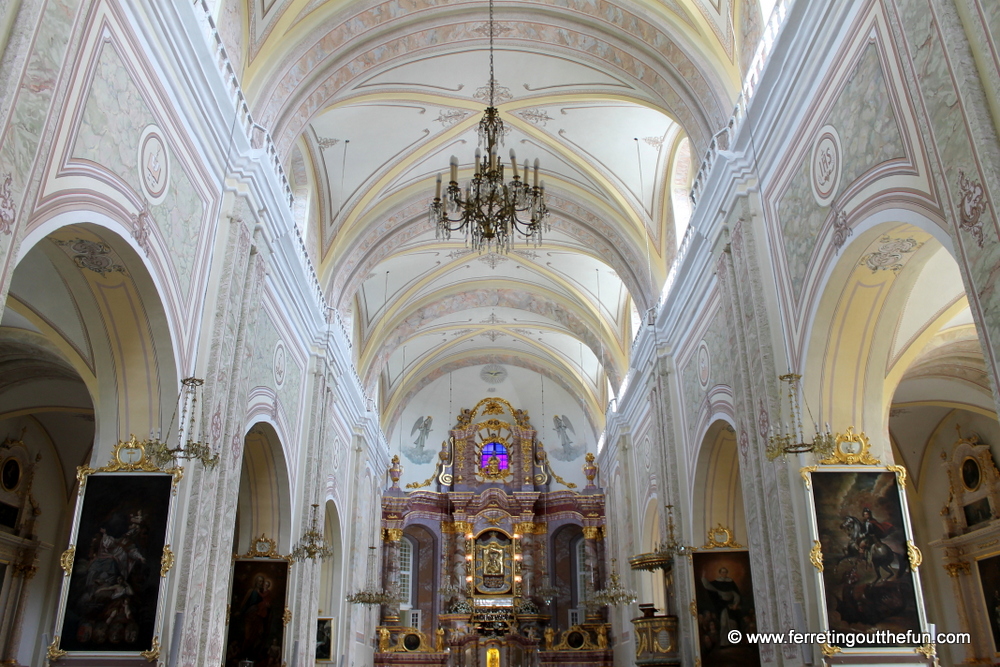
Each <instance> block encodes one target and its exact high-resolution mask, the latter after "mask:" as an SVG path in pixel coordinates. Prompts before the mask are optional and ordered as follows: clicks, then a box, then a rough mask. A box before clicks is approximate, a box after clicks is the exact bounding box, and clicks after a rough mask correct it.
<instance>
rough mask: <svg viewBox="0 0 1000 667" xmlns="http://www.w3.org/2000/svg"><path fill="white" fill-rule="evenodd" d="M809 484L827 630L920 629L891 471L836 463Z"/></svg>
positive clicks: (902, 516)
mask: <svg viewBox="0 0 1000 667" xmlns="http://www.w3.org/2000/svg"><path fill="white" fill-rule="evenodd" d="M808 481H809V483H810V484H811V488H812V499H813V510H814V513H815V521H816V530H817V537H818V540H817V542H816V543H814V544H816V546H815V547H814V550H813V556H812V559H813V563H814V565H817V563H819V565H821V568H820V567H819V565H817V569H818V570H819V571H821V573H822V574H821V575H820V576H821V578H822V582H823V592H824V595H825V602H826V619H827V628H826V629H828V630H832V631H835V632H844V633H848V632H864V633H874V632H878V631H890V632H893V633H905V632H906V631H908V630H909V631H912V632H913V633H914V635H915V634H916V633H918V632H920V630H921V627H922V625H921V618H920V611H919V609H920V604H919V602H918V598H917V595H918V585H919V584H917V583H915V582H914V579H915V576H914V572H913V571H912V569H911V566H910V555H909V548H908V547H909V545H910V544H911V542H910V540H911V536H910V529H909V525H908V519H907V515H906V511H905V506H904V502H903V498H902V490H901V488H900V484H899V481H898V479H897V472H896V471H895V470H887V469H885V468H875V467H873V466H864V467H861V468H854V469H850V468H847V467H846V466H838V467H837V469H836V470H815V471H813V472H812V474H811V476H810V477H809V479H808ZM817 547H818V552H819V553H817ZM820 557H821V560H819V558H820ZM831 643H833V642H831ZM913 645H914V644H870V645H867V647H868V648H874V647H882V648H893V647H896V646H913Z"/></svg>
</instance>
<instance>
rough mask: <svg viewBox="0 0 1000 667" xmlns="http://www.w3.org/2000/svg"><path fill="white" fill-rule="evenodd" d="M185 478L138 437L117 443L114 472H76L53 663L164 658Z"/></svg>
mask: <svg viewBox="0 0 1000 667" xmlns="http://www.w3.org/2000/svg"><path fill="white" fill-rule="evenodd" d="M182 474H183V472H182V469H181V468H171V469H168V470H162V469H160V468H159V467H157V466H156V465H154V464H153V463H151V462H150V461H149V460H148V459H147V458H146V452H145V446H144V444H143V443H141V442H138V441H137V440H136V439H135V436H133V437H132V439H131V440H129V441H127V442H126V441H121V442H119V443H118V445H117V446H116V447H115V450H114V454H113V456H112V459H111V462H110V463H109V464H108V465H107V466H104V467H103V468H99V469H97V470H94V469H92V468H90V467H88V466H81V467H80V468H78V469H77V479H78V480H79V482H80V491H79V498H78V500H77V508H76V514H75V516H74V521H73V527H72V531H71V533H70V534H71V536H72V538H71V541H70V546H69V548H68V549H67V550H66V551H65V552H64V553H63V554H62V557H61V559H60V564H61V565H62V568H63V570H64V573H65V574H64V578H63V587H62V594H61V597H60V603H59V612H58V616H57V619H56V628H57V632H58V634H57V635H56V636H55V638H54V641H53V642H52V644H51V645H50V646H49V651H48V656H49V659H50V660H52V661H57V660H62V659H71V658H72V657H74V656H81V657H86V658H88V659H92V658H96V657H102V656H103V657H111V656H114V657H121V658H126V657H128V656H135V657H136V658H137V659H140V660H142V661H147V660H154V659H155V658H156V657H157V656H158V655H159V644H160V640H159V628H160V626H161V623H162V617H163V605H164V601H163V595H162V590H163V586H164V583H165V578H166V576H167V573H168V572H169V571H170V569H171V567H172V566H173V563H174V556H173V553H172V552H171V550H170V545H169V544H167V535H169V534H170V525H171V519H172V512H171V508H172V504H173V503H172V502H171V501H172V498H173V496H174V495H175V493H176V489H177V483H178V482H179V481H180V478H181V476H182Z"/></svg>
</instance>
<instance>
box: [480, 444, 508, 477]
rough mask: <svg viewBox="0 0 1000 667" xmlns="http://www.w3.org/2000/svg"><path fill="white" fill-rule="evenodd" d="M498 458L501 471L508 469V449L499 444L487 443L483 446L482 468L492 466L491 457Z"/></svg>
mask: <svg viewBox="0 0 1000 667" xmlns="http://www.w3.org/2000/svg"><path fill="white" fill-rule="evenodd" d="M491 456H495V457H497V464H498V465H499V466H500V470H506V469H507V448H506V447H504V446H503V445H501V444H500V443H499V442H487V443H486V444H485V445H483V460H482V464H481V465H480V466H479V467H480V468H485V467H486V466H488V465H489V464H490V457H491Z"/></svg>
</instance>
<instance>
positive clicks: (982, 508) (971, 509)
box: [962, 496, 993, 528]
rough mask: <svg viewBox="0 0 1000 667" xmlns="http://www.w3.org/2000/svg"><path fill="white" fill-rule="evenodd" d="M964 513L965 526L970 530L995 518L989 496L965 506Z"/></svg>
mask: <svg viewBox="0 0 1000 667" xmlns="http://www.w3.org/2000/svg"><path fill="white" fill-rule="evenodd" d="M962 512H963V513H964V514H965V525H966V526H969V527H970V528H971V527H972V526H976V525H978V524H981V523H983V522H985V521H989V520H990V519H992V518H993V511H992V510H991V509H990V499H989V497H988V496H983V497H982V498H980V499H979V500H975V501H973V502H971V503H969V504H968V505H965V506H964V507H962Z"/></svg>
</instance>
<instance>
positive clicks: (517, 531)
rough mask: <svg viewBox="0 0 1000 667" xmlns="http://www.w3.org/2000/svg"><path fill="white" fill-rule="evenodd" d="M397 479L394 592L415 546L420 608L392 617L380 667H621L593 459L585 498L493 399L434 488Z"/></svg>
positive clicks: (447, 450)
mask: <svg viewBox="0 0 1000 667" xmlns="http://www.w3.org/2000/svg"><path fill="white" fill-rule="evenodd" d="M389 472H390V477H391V479H392V480H393V485H392V488H390V489H389V490H388V491H387V492H386V494H385V496H384V497H383V503H382V525H383V548H384V557H383V559H382V562H383V564H384V565H383V568H384V569H383V585H384V586H385V588H386V589H387V590H394V589H396V587H397V585H398V583H399V571H398V565H399V550H400V545H401V543H402V541H403V540H408V541H409V545H410V548H411V549H412V550H413V553H414V556H413V561H414V562H416V563H417V565H414V566H413V567H414V570H413V574H412V575H411V576H412V577H414V579H415V584H414V590H415V591H416V593H415V595H414V596H413V599H412V600H411V602H412V607H411V608H407V607H408V605H407V604H405V603H404V604H403V605H402V607H403V608H402V609H400V606H399V605H398V604H394V605H391V606H384V607H383V608H382V625H381V626H379V628H378V630H377V638H378V639H377V644H376V657H375V663H376V665H412V664H421V665H430V664H433V665H445V664H448V665H457V666H459V667H465V666H467V665H470V666H471V665H486V664H493V663H495V664H496V665H497V666H498V667H507V666H508V665H518V664H522V663H523V664H529V662H530V661H531V660H532V659H533V657H532V654H537V656H538V661H539V664H541V665H555V664H573V665H580V666H594V667H598V666H604V665H610V664H611V651H610V648H609V647H608V634H609V633H608V630H609V628H608V626H607V624H606V623H605V622H604V613H603V609H601V608H600V607H598V606H597V605H595V604H593V602H592V600H590V599H588V598H589V597H590V596H592V594H593V591H594V590H597V589H599V588H600V587H601V585H602V582H603V578H604V573H603V572H602V571H601V569H602V568H601V563H602V562H603V560H604V558H603V549H604V546H603V535H604V523H605V515H604V495H603V493H602V492H601V490H600V489H599V488H598V487H597V486H596V485H595V484H594V479H595V478H596V475H597V468H596V466H594V465H593V456H592V455H588V457H587V463H586V464H585V465H584V472H585V476H586V477H587V480H588V482H587V485H586V486H585V487H584V488H583V489H579V488H577V485H576V484H574V483H572V482H567V481H566V480H564V479H562V478H561V477H560V476H559V475H558V474H557V473H556V472H555V471H553V470H552V468H551V466H550V464H549V459H548V455H547V453H546V451H545V447H544V445H543V444H542V443H541V442H539V441H538V439H537V433H536V431H535V429H534V427H533V426H532V424H531V420H530V417H529V414H528V411H527V410H523V409H518V408H515V407H514V406H512V405H511V404H510V403H508V402H507V401H505V400H504V399H502V398H492V397H491V398H485V399H483V400H481V401H479V402H478V403H477V404H476V405H475V406H473V407H472V408H471V409H463V410H461V412H460V413H459V414H458V415H457V416H456V420H455V422H454V425H453V427H452V428H451V430H450V431H449V438H448V440H446V441H445V442H443V443H442V446H441V451H440V452H439V454H438V461H437V464H436V468H435V471H434V474H433V475H432V476H431V477H430V478H429V479H427V480H425V481H423V482H415V483H411V484H407V485H406V488H405V489H401V488H400V487H399V486H398V484H397V483H396V482H397V481H398V480H399V478H400V476H401V474H402V468H401V466H399V463H398V459H396V460H395V461H394V464H393V467H392V468H390V471H389ZM571 549H572V550H575V551H574V553H577V554H579V553H583V554H584V556H585V558H584V559H583V561H582V562H583V566H582V567H581V566H580V564H579V563H577V564H576V565H574V566H571V561H572V559H571V558H570V550H571ZM572 562H576V561H572ZM574 568H575V569H574ZM581 570H582V571H583V574H584V575H585V576H584V577H580V574H581ZM580 581H586V582H587V584H586V585H585V586H582V589H581V584H580V583H579V582H580ZM532 664H534V663H532Z"/></svg>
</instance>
